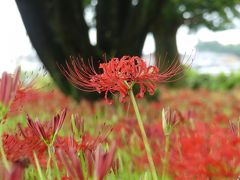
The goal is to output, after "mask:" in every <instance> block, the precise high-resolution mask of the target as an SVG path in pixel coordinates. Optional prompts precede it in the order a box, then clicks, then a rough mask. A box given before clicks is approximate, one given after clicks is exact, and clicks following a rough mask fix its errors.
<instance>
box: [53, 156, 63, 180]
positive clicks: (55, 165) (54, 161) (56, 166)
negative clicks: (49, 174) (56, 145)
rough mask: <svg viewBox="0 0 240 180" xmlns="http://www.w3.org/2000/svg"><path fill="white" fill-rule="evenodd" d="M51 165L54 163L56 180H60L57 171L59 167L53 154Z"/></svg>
mask: <svg viewBox="0 0 240 180" xmlns="http://www.w3.org/2000/svg"><path fill="white" fill-rule="evenodd" d="M53 163H54V170H55V173H56V174H57V180H61V176H60V171H59V167H58V164H57V159H56V156H55V154H54V153H53Z"/></svg>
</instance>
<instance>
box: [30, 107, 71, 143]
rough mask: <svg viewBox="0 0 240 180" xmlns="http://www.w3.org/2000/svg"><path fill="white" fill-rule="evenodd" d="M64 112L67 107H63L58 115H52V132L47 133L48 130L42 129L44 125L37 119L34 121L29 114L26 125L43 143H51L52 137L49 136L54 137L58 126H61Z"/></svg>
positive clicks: (64, 115) (58, 128)
mask: <svg viewBox="0 0 240 180" xmlns="http://www.w3.org/2000/svg"><path fill="white" fill-rule="evenodd" d="M66 113H67V109H66V108H64V109H63V110H62V111H61V112H60V115H59V114H57V115H56V116H54V118H53V121H52V122H53V127H52V132H51V134H49V131H48V133H47V131H45V130H44V126H43V124H41V123H40V122H39V120H38V121H36V122H34V121H33V120H32V119H31V117H30V116H27V122H28V126H29V127H30V128H31V129H32V131H33V133H34V134H35V135H36V136H37V137H39V138H40V139H42V140H43V141H44V142H45V143H47V144H49V143H52V142H51V141H52V140H53V139H50V136H51V138H55V136H56V134H57V133H58V131H59V130H60V128H61V127H62V124H63V122H64V119H65V117H66Z"/></svg>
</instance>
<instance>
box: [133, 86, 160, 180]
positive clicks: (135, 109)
mask: <svg viewBox="0 0 240 180" xmlns="http://www.w3.org/2000/svg"><path fill="white" fill-rule="evenodd" d="M129 95H130V98H131V101H132V104H133V108H134V111H135V114H136V118H137V121H138V126H139V128H140V131H141V135H142V138H143V143H144V147H145V150H146V153H147V158H148V162H149V166H150V170H151V173H152V178H153V179H154V180H157V179H158V178H157V172H156V168H155V165H154V162H153V158H152V153H151V149H150V146H149V143H148V140H147V135H146V133H145V130H144V126H143V122H142V118H141V115H140V112H139V109H138V105H137V102H136V99H135V96H134V94H133V90H132V88H130V89H129Z"/></svg>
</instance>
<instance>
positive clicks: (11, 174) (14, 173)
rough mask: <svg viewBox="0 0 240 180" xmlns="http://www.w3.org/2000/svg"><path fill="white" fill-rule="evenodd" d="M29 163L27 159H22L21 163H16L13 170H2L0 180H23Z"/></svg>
mask: <svg viewBox="0 0 240 180" xmlns="http://www.w3.org/2000/svg"><path fill="white" fill-rule="evenodd" d="M28 164H29V161H28V160H26V159H22V160H19V161H15V162H14V163H13V164H12V166H11V169H10V170H9V171H8V170H7V169H5V168H3V167H2V168H0V179H4V180H16V179H18V180H21V179H23V175H24V169H25V168H26V167H27V166H28Z"/></svg>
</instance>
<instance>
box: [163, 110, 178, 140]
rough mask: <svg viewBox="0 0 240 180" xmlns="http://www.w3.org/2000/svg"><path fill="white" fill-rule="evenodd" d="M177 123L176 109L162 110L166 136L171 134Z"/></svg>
mask: <svg viewBox="0 0 240 180" xmlns="http://www.w3.org/2000/svg"><path fill="white" fill-rule="evenodd" d="M177 123H178V121H177V115H176V111H173V110H172V109H170V108H167V110H165V109H163V110H162V127H163V132H164V135H165V136H168V135H170V134H171V132H172V129H173V127H174V126H176V124H177Z"/></svg>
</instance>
